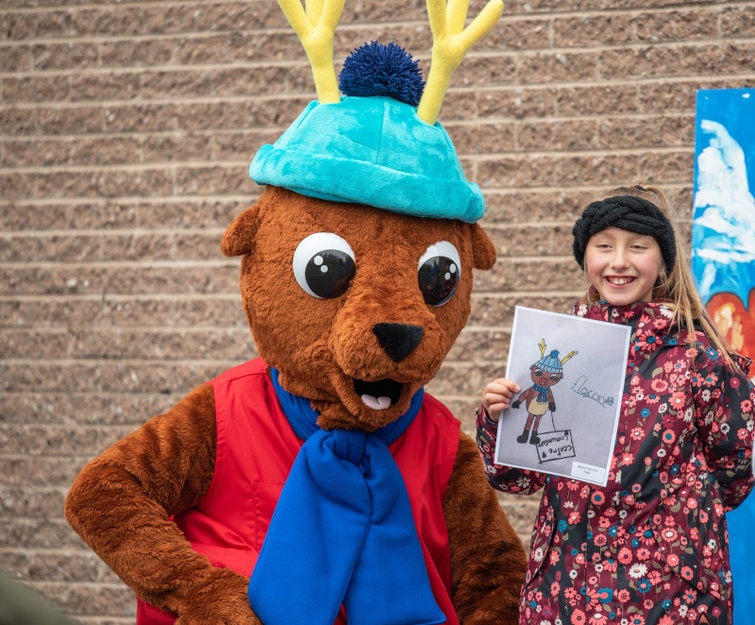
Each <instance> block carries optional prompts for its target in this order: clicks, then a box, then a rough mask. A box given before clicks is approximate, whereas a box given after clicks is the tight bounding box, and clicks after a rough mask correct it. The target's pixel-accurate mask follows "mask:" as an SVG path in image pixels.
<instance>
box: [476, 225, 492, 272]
mask: <svg viewBox="0 0 755 625" xmlns="http://www.w3.org/2000/svg"><path fill="white" fill-rule="evenodd" d="M472 251H473V252H474V268H475V269H492V268H493V265H494V264H495V247H494V246H493V242H492V241H491V240H490V238H489V237H488V235H487V234H485V231H484V230H483V229H482V228H480V226H478V225H477V224H472Z"/></svg>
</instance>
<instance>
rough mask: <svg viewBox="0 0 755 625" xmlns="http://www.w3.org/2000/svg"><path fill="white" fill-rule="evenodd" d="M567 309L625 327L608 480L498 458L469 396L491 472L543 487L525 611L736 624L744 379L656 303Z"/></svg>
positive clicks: (747, 413) (747, 388) (652, 622)
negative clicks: (735, 514)
mask: <svg viewBox="0 0 755 625" xmlns="http://www.w3.org/2000/svg"><path fill="white" fill-rule="evenodd" d="M574 312H575V314H577V315H578V316H581V317H586V318H589V319H599V320H603V321H608V322H611V323H624V324H629V325H630V326H631V327H632V338H631V345H630V355H629V361H628V363H627V376H626V384H625V387H624V394H623V397H622V402H623V403H622V411H621V416H620V420H619V427H618V431H617V438H616V446H615V450H614V454H613V459H612V463H611V468H610V471H609V479H608V484H607V486H605V487H600V486H596V485H592V484H588V483H586V482H581V481H578V480H571V479H568V478H563V477H556V476H546V475H544V474H540V473H536V472H533V471H527V470H521V469H514V468H510V467H502V466H499V465H494V464H493V454H494V451H495V436H496V425H495V424H494V423H493V422H492V421H491V420H490V419H489V417H488V415H487V413H486V412H485V410H484V408H482V406H481V407H479V408H478V410H477V442H478V445H479V447H480V451H481V453H482V455H483V458H484V461H485V467H486V470H487V472H488V479H489V480H490V482H491V484H493V486H495V487H496V488H497V489H499V490H501V491H505V492H509V493H522V494H529V493H532V492H535V491H537V490H538V489H540V488H544V492H543V499H542V502H541V504H540V509H539V512H538V516H537V521H536V524H535V527H534V530H533V533H532V543H531V551H530V558H529V563H528V568H527V576H526V580H525V583H524V585H523V587H522V593H521V598H520V624H521V625H525V624H527V625H603V624H604V623H618V624H621V625H684V624H690V625H693V624H697V623H700V624H706V623H709V624H711V625H731V623H732V580H731V569H730V565H729V553H728V547H727V543H728V541H727V531H726V523H725V517H724V512H725V511H727V510H731V509H732V508H734V507H736V506H737V505H739V504H740V503H741V502H742V501H743V500H744V499H745V497H746V496H747V495H748V493H749V492H750V491H751V490H752V488H753V474H752V469H751V455H752V447H753V436H754V434H753V423H754V422H753V403H755V392H754V391H753V388H752V384H751V383H750V382H749V380H748V378H747V376H746V375H745V373H743V372H742V371H740V370H739V369H735V370H731V369H727V368H726V367H725V366H724V362H723V360H722V358H721V355H720V353H719V352H718V350H717V349H715V348H714V347H713V346H712V345H711V343H710V341H709V340H708V338H707V337H706V336H705V335H704V334H703V333H702V332H695V337H694V347H692V348H691V347H690V345H689V344H688V339H689V336H688V333H687V331H684V330H682V331H679V330H678V328H676V327H675V326H674V327H672V326H671V324H670V317H671V311H670V310H669V308H668V307H667V306H666V305H664V304H663V303H655V302H652V303H648V302H641V303H639V304H637V305H634V306H629V307H613V306H609V305H608V304H605V303H601V304H596V305H592V306H589V307H588V306H587V305H580V306H577V307H576V308H575V311H574ZM740 366H742V367H745V369H746V368H747V367H749V363H745V362H741V361H740ZM504 418H505V417H504Z"/></svg>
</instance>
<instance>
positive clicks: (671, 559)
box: [666, 553, 679, 568]
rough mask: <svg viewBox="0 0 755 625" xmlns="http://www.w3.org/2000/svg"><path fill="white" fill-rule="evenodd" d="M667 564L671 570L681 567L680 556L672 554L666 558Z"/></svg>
mask: <svg viewBox="0 0 755 625" xmlns="http://www.w3.org/2000/svg"><path fill="white" fill-rule="evenodd" d="M666 562H668V565H669V566H670V567H671V568H674V567H676V566H679V556H678V555H676V554H675V553H670V554H668V555H667V556H666Z"/></svg>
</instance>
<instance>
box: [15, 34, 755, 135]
mask: <svg viewBox="0 0 755 625" xmlns="http://www.w3.org/2000/svg"><path fill="white" fill-rule="evenodd" d="M753 41H754V42H755V38H754V39H753ZM742 77H749V78H751V79H755V72H753V71H752V70H751V71H749V72H741V73H731V74H723V75H722V74H689V75H684V76H658V77H656V76H648V77H645V78H635V79H632V80H628V79H615V80H613V79H602V80H598V79H595V80H580V81H561V82H560V81H552V82H548V83H520V84H506V85H500V84H495V83H486V84H483V85H477V86H474V87H460V86H457V87H450V88H449V90H448V93H449V94H454V95H470V94H471V95H481V96H482V95H486V94H489V95H494V94H496V93H499V92H506V91H514V92H518V93H524V92H526V91H538V90H551V91H552V90H558V89H579V88H593V87H601V88H605V87H624V86H628V87H636V88H637V89H642V87H643V86H648V85H655V84H662V85H664V86H669V87H671V86H673V84H675V83H684V82H693V83H695V84H701V83H706V82H720V81H722V80H733V79H736V78H742ZM315 97H316V96H315V93H314V92H299V93H286V94H281V96H280V97H278V96H276V97H262V96H259V97H258V96H254V97H249V96H227V97H212V98H207V97H205V98H194V99H191V100H187V99H186V97H185V96H184V97H176V98H170V99H132V100H107V101H104V102H103V101H97V100H76V101H54V100H43V101H40V102H27V101H23V102H15V101H5V100H0V110H1V109H12V110H27V109H28V110H38V109H42V108H44V109H49V110H64V111H67V110H70V109H77V108H101V109H106V108H108V107H110V106H112V107H124V108H125V107H127V106H128V107H138V106H145V105H148V106H171V105H175V104H227V103H248V102H250V101H255V102H269V101H286V102H288V101H292V100H301V99H304V98H312V99H314V98H315ZM478 119H481V120H484V119H488V118H478ZM515 119H520V118H515ZM521 119H543V118H540V117H533V118H521ZM554 119H557V118H554ZM268 128H269V127H268V126H252V127H250V128H248V129H249V130H253V129H264V130H267V129H268ZM276 128H277V126H276ZM280 128H284V126H281V127H280ZM178 132H180V131H178ZM186 132H189V130H187V131H186ZM102 134H108V133H107V132H106V131H103V133H102ZM9 136H13V135H9ZM81 136H88V135H81Z"/></svg>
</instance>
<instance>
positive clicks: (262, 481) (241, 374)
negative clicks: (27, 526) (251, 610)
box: [136, 358, 459, 625]
mask: <svg viewBox="0 0 755 625" xmlns="http://www.w3.org/2000/svg"><path fill="white" fill-rule="evenodd" d="M210 384H212V387H213V389H214V394H215V413H216V421H217V451H216V458H215V473H214V475H213V478H212V483H211V485H210V488H209V490H208V491H207V494H206V495H205V496H204V497H203V498H202V500H201V501H200V502H199V503H198V504H197V505H196V507H194V508H191V509H189V510H186V511H185V512H182V513H181V514H179V515H176V517H175V519H174V520H175V522H176V523H177V525H178V526H179V527H180V528H181V530H182V531H183V533H184V534H185V536H186V538H187V539H188V540H189V541H190V542H191V544H192V546H193V547H194V549H196V550H197V551H198V552H199V553H202V554H204V555H206V556H207V557H208V558H209V560H210V562H212V564H213V565H214V566H219V567H227V568H231V569H233V570H235V571H237V572H239V573H241V574H243V575H246V576H250V575H251V573H252V570H253V569H254V565H255V562H256V561H257V556H258V554H259V552H260V549H261V547H262V541H263V540H264V538H265V534H266V533H267V528H268V526H269V524H270V519H271V517H272V515H273V510H275V505H276V503H277V502H278V497H279V496H280V493H281V490H282V489H283V484H284V483H285V481H286V478H287V476H288V473H289V471H290V469H291V465H292V464H293V462H294V459H295V458H296V455H297V453H298V452H299V448H300V447H301V446H302V441H301V439H299V438H298V437H297V436H296V434H294V431H293V430H292V429H291V426H290V425H289V423H288V419H286V416H285V415H284V414H283V411H282V409H281V406H280V404H279V403H278V398H277V397H276V394H275V390H274V389H273V385H272V382H271V381H270V376H269V374H268V370H267V365H266V363H265V362H264V361H263V360H262V359H260V358H257V359H255V360H251V361H249V362H246V363H244V364H242V365H239V366H238V367H234V368H233V369H229V370H228V371H226V372H225V373H223V374H221V375H220V376H218V377H217V378H215V379H214V380H212V381H211V382H210ZM458 443H459V422H458V421H457V420H456V419H455V418H454V417H453V415H451V413H450V412H449V411H448V409H447V408H446V407H445V406H444V405H443V404H441V403H440V402H439V401H438V400H436V399H435V398H434V397H431V396H430V395H428V394H425V400H424V403H423V404H422V407H421V408H420V410H419V413H418V414H417V416H416V418H415V419H414V421H413V422H412V424H411V425H410V426H409V427H408V428H407V430H406V432H404V434H403V435H402V436H401V437H400V438H399V439H398V440H397V441H395V442H394V443H392V444H391V445H390V447H389V449H390V451H391V453H392V454H393V458H394V459H395V461H396V464H397V465H398V467H399V469H400V471H401V474H402V476H403V478H404V483H405V484H406V490H407V492H408V493H409V500H410V502H411V506H412V513H413V515H414V522H415V524H416V526H417V534H418V535H419V539H420V543H421V545H422V550H423V553H424V556H425V563H426V565H427V571H428V573H429V576H430V583H431V586H432V590H433V593H434V595H435V600H436V601H437V602H438V605H439V606H440V608H441V610H443V612H444V613H445V614H446V617H447V618H448V621H447V624H448V625H458V622H459V621H458V619H457V617H456V613H455V612H454V609H453V605H452V603H451V564H450V554H449V546H448V531H447V528H446V521H445V516H444V514H443V503H442V502H443V495H444V493H445V490H446V485H447V484H448V479H449V476H450V475H451V470H452V469H453V465H454V460H455V459H456V449H457V446H458ZM174 621H175V617H173V616H171V615H169V614H167V613H165V612H161V611H159V610H157V609H156V608H153V607H152V606H150V605H147V604H145V603H143V602H142V601H138V603H137V618H136V622H137V625H163V624H164V625H169V624H171V623H173V622H174ZM345 623H346V621H345V619H344V616H343V610H342V611H341V615H340V616H339V617H338V620H337V621H336V625H345Z"/></svg>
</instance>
